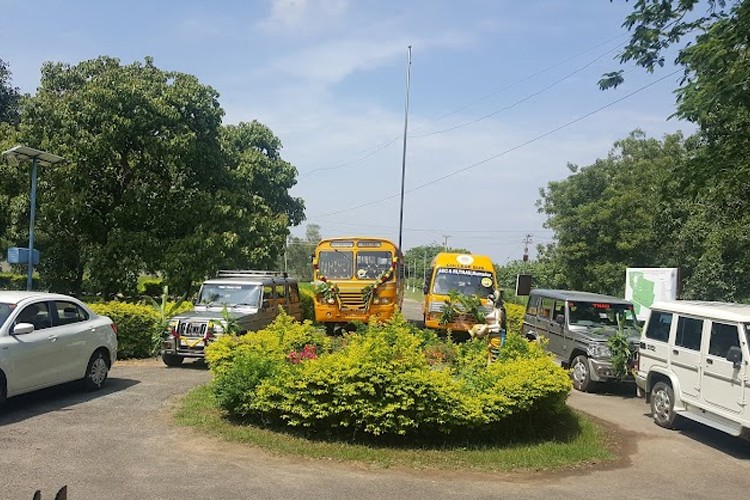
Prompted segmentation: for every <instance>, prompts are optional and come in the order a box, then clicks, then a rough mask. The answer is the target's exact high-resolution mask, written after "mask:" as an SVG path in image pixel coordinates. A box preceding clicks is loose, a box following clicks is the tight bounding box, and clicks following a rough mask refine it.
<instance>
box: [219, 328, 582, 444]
mask: <svg viewBox="0 0 750 500" xmlns="http://www.w3.org/2000/svg"><path fill="white" fill-rule="evenodd" d="M284 324H285V326H283V327H282V326H281V325H284ZM306 327H310V326H309V324H308V325H307V326H306V325H299V326H298V327H296V332H293V333H292V334H291V338H294V339H295V342H294V343H293V344H291V343H289V340H288V339H289V337H290V335H289V333H290V332H289V330H287V328H292V329H295V327H294V323H293V322H292V323H289V320H288V317H287V318H280V320H279V321H277V323H275V324H274V325H271V327H269V328H268V329H266V330H264V331H262V332H258V334H248V335H245V336H243V337H240V338H235V339H230V340H224V339H220V341H217V342H215V343H214V344H213V345H212V346H210V347H209V355H208V357H209V358H211V359H212V361H210V362H211V369H212V370H213V371H214V372H215V383H214V392H215V393H216V395H217V399H218V400H219V403H220V405H221V407H222V408H223V409H224V410H226V411H227V412H228V413H229V414H230V415H232V416H235V417H242V418H244V419H245V420H247V421H250V422H256V423H261V424H267V425H272V426H276V427H286V428H294V429H298V430H301V431H303V432H304V433H306V434H309V435H317V436H333V437H337V438H342V437H343V438H348V439H364V440H373V439H375V438H378V439H410V440H412V441H410V442H414V439H416V440H417V441H420V440H426V441H432V442H434V441H435V440H436V439H450V438H451V436H452V438H453V439H462V440H472V439H476V437H477V436H479V435H481V436H482V438H481V439H482V440H486V439H487V436H488V435H492V436H499V435H500V434H498V433H497V432H488V430H492V431H494V430H496V429H497V428H498V426H503V428H504V429H506V430H505V432H504V433H503V434H502V435H503V436H504V437H503V439H507V438H508V436H512V435H513V427H514V426H518V425H528V423H529V421H533V420H534V418H537V417H544V418H548V417H549V414H550V413H551V412H556V411H558V410H559V409H560V408H561V407H562V406H563V405H564V402H565V399H566V398H567V395H568V392H569V390H570V380H569V378H568V376H567V373H566V372H565V371H564V370H562V369H561V368H559V367H557V366H556V365H555V364H554V363H553V362H552V360H551V359H550V358H549V357H548V356H547V355H545V354H544V352H543V351H542V350H541V349H540V348H539V346H536V345H535V344H530V343H528V342H526V341H525V340H523V338H521V337H520V336H519V335H516V334H510V335H509V336H508V340H507V342H506V345H505V346H504V347H503V350H502V351H501V357H500V360H499V361H498V362H496V363H493V364H492V365H490V366H489V367H488V366H487V361H486V360H487V355H486V354H487V344H486V342H485V341H470V342H466V343H464V344H462V345H461V346H455V345H450V346H448V344H449V341H448V342H445V341H441V340H440V339H438V338H437V336H436V335H435V334H434V333H433V332H429V331H422V330H418V329H416V328H415V327H414V326H412V325H410V324H409V323H408V322H406V321H405V320H404V318H403V317H402V316H400V315H398V316H396V317H394V318H393V319H392V320H391V321H389V322H388V323H386V324H382V325H379V324H375V323H371V324H370V325H367V326H366V327H364V328H362V329H361V330H360V331H359V332H357V333H352V334H348V335H346V336H345V342H343V343H342V344H341V345H340V347H339V348H338V349H337V350H335V351H330V350H328V349H326V345H320V344H326V343H325V342H320V339H319V337H318V336H316V334H313V333H312V332H308V331H307V330H305V328H306ZM312 331H313V332H314V331H315V330H314V329H312ZM282 334H284V340H281V341H278V340H273V335H276V336H281V335H282ZM317 335H319V333H318V334H317ZM315 342H319V343H315ZM441 342H442V343H443V344H444V345H443V346H441V345H440V343H441ZM301 346H302V350H300V347H301ZM304 346H308V347H304ZM327 347H330V343H327ZM305 349H307V350H308V352H310V351H311V352H312V355H310V356H307V357H304V356H301V354H302V353H303V352H304V350H305ZM292 352H294V353H295V354H296V355H295V356H292V355H291V353H292ZM285 353H286V354H285ZM438 353H439V354H438ZM436 358H440V360H439V362H435V359H436Z"/></svg>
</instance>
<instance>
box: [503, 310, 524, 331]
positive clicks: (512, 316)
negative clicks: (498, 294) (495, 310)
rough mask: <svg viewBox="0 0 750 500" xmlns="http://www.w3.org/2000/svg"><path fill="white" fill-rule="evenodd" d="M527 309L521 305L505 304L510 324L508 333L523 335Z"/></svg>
mask: <svg viewBox="0 0 750 500" xmlns="http://www.w3.org/2000/svg"><path fill="white" fill-rule="evenodd" d="M525 310H526V308H525V307H524V306H522V305H519V304H510V303H508V302H506V303H505V314H506V320H507V322H508V333H517V334H518V335H520V334H521V327H522V326H523V314H524V311H525Z"/></svg>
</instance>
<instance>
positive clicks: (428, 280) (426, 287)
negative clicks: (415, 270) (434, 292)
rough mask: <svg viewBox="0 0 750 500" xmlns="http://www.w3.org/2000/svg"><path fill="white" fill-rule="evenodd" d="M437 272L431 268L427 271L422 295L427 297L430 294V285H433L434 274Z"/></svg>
mask: <svg viewBox="0 0 750 500" xmlns="http://www.w3.org/2000/svg"><path fill="white" fill-rule="evenodd" d="M433 272H435V268H434V267H431V268H429V269H428V270H427V274H425V277H424V285H422V293H424V294H425V295H427V294H428V293H430V284H431V283H432V273H433Z"/></svg>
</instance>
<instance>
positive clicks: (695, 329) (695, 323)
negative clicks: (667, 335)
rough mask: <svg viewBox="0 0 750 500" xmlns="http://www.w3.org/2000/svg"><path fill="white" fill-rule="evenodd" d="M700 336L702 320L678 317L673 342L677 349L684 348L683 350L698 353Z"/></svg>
mask: <svg viewBox="0 0 750 500" xmlns="http://www.w3.org/2000/svg"><path fill="white" fill-rule="evenodd" d="M702 336H703V320H702V319H696V318H685V317H682V316H680V318H679V319H678V320H677V337H675V341H674V343H675V345H676V346H677V347H684V348H685V349H692V350H693V351H700V349H701V338H702Z"/></svg>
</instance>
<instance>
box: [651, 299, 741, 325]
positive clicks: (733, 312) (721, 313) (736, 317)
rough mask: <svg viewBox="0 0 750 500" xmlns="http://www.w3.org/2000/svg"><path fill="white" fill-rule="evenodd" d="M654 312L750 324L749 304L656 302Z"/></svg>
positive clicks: (653, 305)
mask: <svg viewBox="0 0 750 500" xmlns="http://www.w3.org/2000/svg"><path fill="white" fill-rule="evenodd" d="M649 308H650V309H651V310H652V311H653V310H659V311H666V312H675V313H678V314H688V315H693V316H699V317H707V318H713V319H718V320H724V321H731V322H737V323H740V322H741V323H748V322H750V305H749V304H732V303H729V302H710V301H707V300H706V301H703V300H672V301H664V302H654V303H653V304H651V306H649Z"/></svg>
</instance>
